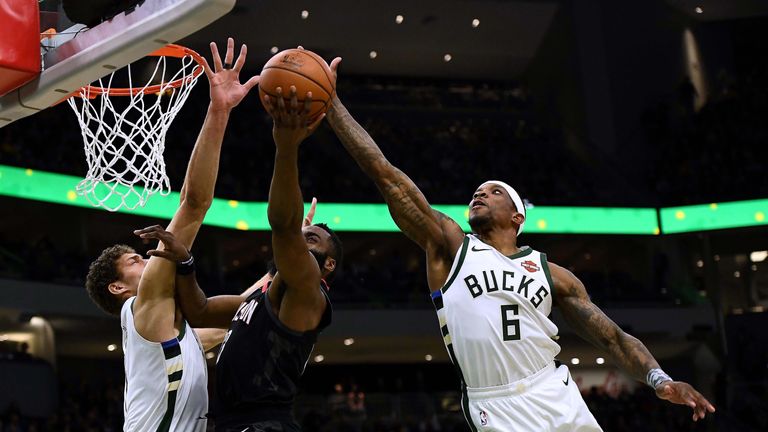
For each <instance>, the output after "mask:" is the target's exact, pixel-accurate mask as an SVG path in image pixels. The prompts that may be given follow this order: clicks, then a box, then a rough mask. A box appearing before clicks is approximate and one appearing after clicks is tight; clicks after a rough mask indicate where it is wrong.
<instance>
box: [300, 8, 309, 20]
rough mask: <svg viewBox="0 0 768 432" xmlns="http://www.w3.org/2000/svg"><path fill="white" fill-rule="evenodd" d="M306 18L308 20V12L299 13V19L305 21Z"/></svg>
mask: <svg viewBox="0 0 768 432" xmlns="http://www.w3.org/2000/svg"><path fill="white" fill-rule="evenodd" d="M307 18H309V11H308V10H303V11H301V19H307Z"/></svg>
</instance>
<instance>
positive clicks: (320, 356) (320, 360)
mask: <svg viewBox="0 0 768 432" xmlns="http://www.w3.org/2000/svg"><path fill="white" fill-rule="evenodd" d="M323 360H325V356H324V355H322V354H318V355H316V356H315V363H320V362H322V361H323Z"/></svg>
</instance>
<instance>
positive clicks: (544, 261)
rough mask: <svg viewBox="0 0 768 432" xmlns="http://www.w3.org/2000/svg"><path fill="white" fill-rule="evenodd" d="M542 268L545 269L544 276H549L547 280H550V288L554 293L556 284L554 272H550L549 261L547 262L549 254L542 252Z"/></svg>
mask: <svg viewBox="0 0 768 432" xmlns="http://www.w3.org/2000/svg"><path fill="white" fill-rule="evenodd" d="M541 268H542V270H544V276H546V277H547V282H549V289H550V290H551V291H552V293H553V294H554V292H555V284H554V282H552V274H551V273H550V272H549V262H547V254H545V253H541Z"/></svg>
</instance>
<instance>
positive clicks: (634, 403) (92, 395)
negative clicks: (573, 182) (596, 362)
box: [0, 380, 753, 432]
mask: <svg viewBox="0 0 768 432" xmlns="http://www.w3.org/2000/svg"><path fill="white" fill-rule="evenodd" d="M122 394H123V393H122V389H121V384H117V383H115V382H111V381H109V380H108V381H106V382H104V383H101V384H100V385H98V384H95V383H93V382H88V381H85V380H83V381H80V382H78V383H75V384H64V383H62V384H61V386H60V404H59V409H58V410H57V412H56V413H55V414H54V415H53V416H51V417H50V418H44V419H37V418H29V417H25V416H24V415H22V413H21V412H20V411H19V409H18V407H16V406H15V405H11V406H9V407H5V408H4V409H3V411H0V414H1V415H0V432H75V431H82V432H117V431H120V430H122V420H123V411H122ZM584 398H585V400H586V402H587V405H588V406H589V408H590V411H591V412H592V413H593V414H594V416H595V418H596V419H597V421H598V422H599V423H600V424H601V426H602V427H603V429H604V430H606V431H611V432H623V431H649V432H656V431H658V432H673V431H711V430H731V429H718V428H717V425H718V424H721V425H722V424H724V423H722V422H723V421H731V420H732V419H728V418H727V414H726V413H723V414H722V415H720V417H719V418H717V419H715V418H713V417H712V416H710V417H709V418H708V419H706V420H704V421H700V422H697V423H694V422H693V421H692V420H691V414H690V409H689V408H687V407H683V406H674V405H671V404H669V403H666V402H662V401H660V400H658V399H657V398H656V396H655V395H654V394H653V392H652V391H651V390H650V389H648V388H645V387H639V388H637V389H635V390H625V391H624V392H621V393H619V394H612V395H609V394H608V393H607V392H605V391H604V390H603V389H601V388H596V387H593V388H591V389H589V390H588V391H586V392H585V393H584ZM296 414H297V419H298V420H299V422H300V423H301V424H302V427H303V430H305V431H306V432H465V431H467V430H468V426H467V425H466V423H465V421H464V419H463V415H462V413H461V411H460V400H459V394H458V393H456V392H436V393H428V392H406V393H371V394H366V393H365V392H363V390H362V389H360V388H358V387H357V386H355V385H352V386H346V387H343V386H342V385H341V384H337V385H336V386H335V388H334V389H333V390H332V391H331V392H329V393H327V394H325V395H324V394H320V393H305V394H302V395H300V396H299V398H298V399H297V402H296ZM725 424H732V425H733V424H734V423H725ZM209 429H210V430H212V427H211V428H209ZM733 430H737V429H733ZM738 430H740V431H741V430H743V431H751V430H753V429H750V427H749V426H744V428H742V429H738Z"/></svg>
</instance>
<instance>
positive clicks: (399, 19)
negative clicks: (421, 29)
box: [395, 15, 405, 24]
mask: <svg viewBox="0 0 768 432" xmlns="http://www.w3.org/2000/svg"><path fill="white" fill-rule="evenodd" d="M404 19H405V18H404V17H403V16H402V15H398V16H396V17H395V22H396V23H398V24H402V23H403V20H404Z"/></svg>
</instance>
